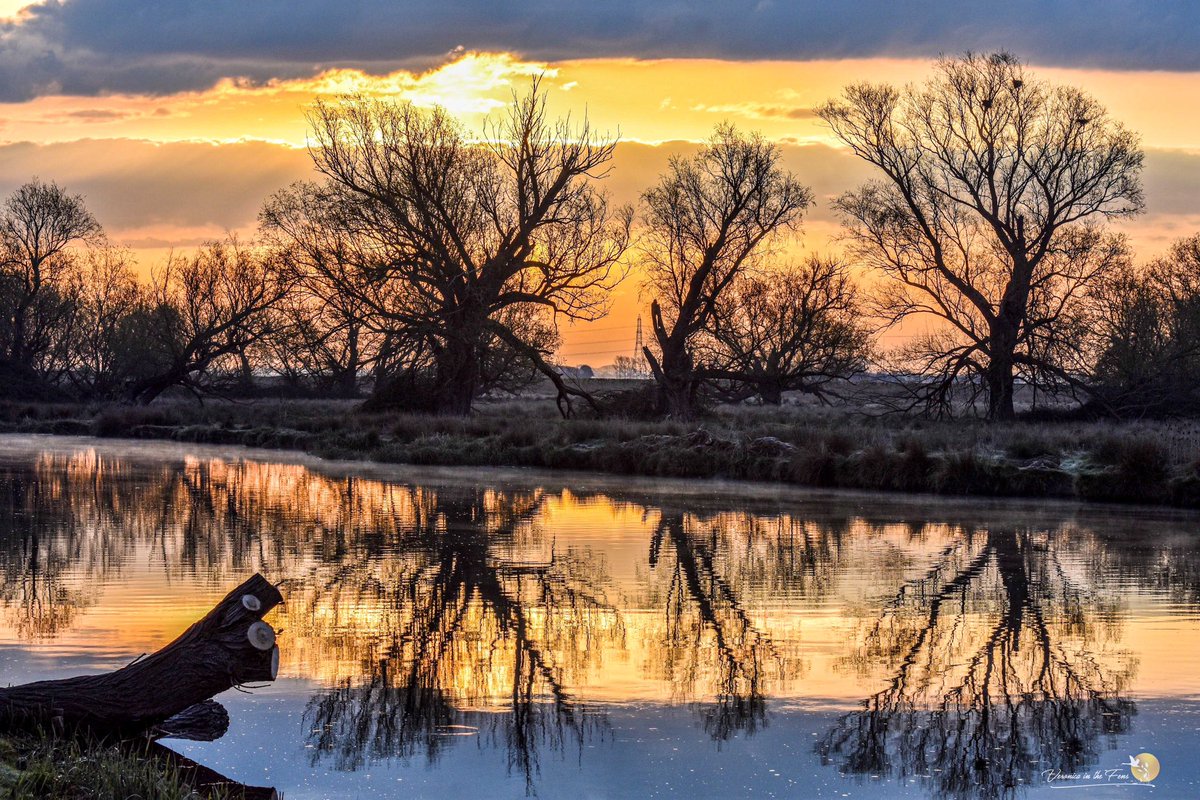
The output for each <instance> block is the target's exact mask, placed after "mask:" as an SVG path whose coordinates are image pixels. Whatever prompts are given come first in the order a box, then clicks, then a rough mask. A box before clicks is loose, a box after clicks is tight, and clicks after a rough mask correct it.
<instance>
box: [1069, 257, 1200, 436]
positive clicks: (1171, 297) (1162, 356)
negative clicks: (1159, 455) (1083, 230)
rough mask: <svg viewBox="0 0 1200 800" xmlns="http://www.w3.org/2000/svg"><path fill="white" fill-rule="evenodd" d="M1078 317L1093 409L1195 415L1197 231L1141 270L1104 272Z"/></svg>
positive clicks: (1198, 377)
mask: <svg viewBox="0 0 1200 800" xmlns="http://www.w3.org/2000/svg"><path fill="white" fill-rule="evenodd" d="M1089 299H1090V301H1091V308H1090V314H1088V315H1086V316H1085V317H1084V324H1085V326H1086V329H1087V331H1088V334H1089V337H1088V338H1089V340H1090V342H1091V344H1092V347H1091V348H1089V350H1088V351H1087V354H1088V356H1089V357H1091V358H1092V359H1094V360H1093V363H1092V364H1091V365H1089V366H1091V367H1092V374H1091V378H1092V387H1091V388H1092V396H1093V398H1094V399H1095V401H1096V405H1097V406H1098V409H1097V410H1100V411H1104V412H1108V413H1114V414H1118V415H1123V416H1145V415H1150V416H1174V415H1185V414H1196V413H1198V412H1200V235H1195V236H1192V237H1189V238H1187V239H1182V240H1180V241H1178V242H1176V243H1175V244H1174V245H1172V247H1171V249H1170V251H1169V252H1168V253H1167V255H1166V256H1164V257H1163V258H1159V259H1156V260H1155V261H1152V262H1151V263H1150V264H1148V265H1146V266H1145V267H1144V268H1141V269H1135V268H1133V267H1131V266H1126V268H1124V269H1121V270H1119V271H1117V272H1116V273H1115V274H1112V275H1109V276H1106V277H1105V279H1104V280H1103V281H1100V282H1099V284H1098V285H1097V286H1096V287H1095V289H1094V290H1093V291H1092V292H1091V294H1090V297H1089Z"/></svg>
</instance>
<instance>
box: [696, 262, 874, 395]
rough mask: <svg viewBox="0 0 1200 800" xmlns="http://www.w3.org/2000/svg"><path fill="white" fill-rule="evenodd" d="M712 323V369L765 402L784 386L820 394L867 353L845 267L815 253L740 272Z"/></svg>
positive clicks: (858, 368) (858, 367)
mask: <svg viewBox="0 0 1200 800" xmlns="http://www.w3.org/2000/svg"><path fill="white" fill-rule="evenodd" d="M711 328H712V338H713V340H714V344H713V346H712V349H713V354H712V355H713V362H714V364H715V365H717V368H716V370H714V373H713V374H714V375H717V376H720V377H723V378H724V379H725V380H727V381H728V382H730V383H731V384H732V385H733V386H734V387H735V391H739V392H742V393H747V394H757V395H758V396H759V397H761V398H762V399H763V401H764V402H766V403H770V404H772V405H779V403H780V401H781V399H782V396H783V393H784V392H787V391H802V392H811V393H813V394H816V395H820V396H824V387H826V386H827V385H828V384H829V383H830V382H831V381H834V380H838V379H847V378H850V377H852V376H854V375H856V374H858V373H860V372H862V371H863V370H864V369H866V366H867V358H868V356H869V355H870V351H871V341H870V331H869V330H868V329H867V327H866V326H865V325H864V324H863V323H862V310H861V308H860V307H859V302H858V295H857V292H856V290H855V287H854V285H853V283H852V281H851V279H850V275H849V269H848V267H847V266H846V264H844V263H843V262H840V261H837V260H835V259H827V258H821V257H820V256H813V257H811V258H809V259H808V260H807V261H805V262H804V263H803V264H801V265H797V266H789V267H784V268H781V269H773V270H764V271H762V272H761V273H747V274H743V275H741V276H739V277H738V278H737V279H736V280H735V281H734V282H733V284H732V285H731V286H730V288H729V291H728V293H727V295H726V296H725V297H724V298H722V300H721V301H720V302H718V303H717V305H716V309H715V311H714V314H713V322H712V325H711ZM721 373H724V374H723V375H722V374H721Z"/></svg>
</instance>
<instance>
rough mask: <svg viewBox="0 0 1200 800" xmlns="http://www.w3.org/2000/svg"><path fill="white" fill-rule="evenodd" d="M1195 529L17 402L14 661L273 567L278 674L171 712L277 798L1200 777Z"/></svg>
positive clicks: (1052, 788)
mask: <svg viewBox="0 0 1200 800" xmlns="http://www.w3.org/2000/svg"><path fill="white" fill-rule="evenodd" d="M1198 531H1200V516H1196V515H1188V514H1183V513H1175V512H1170V511H1164V510H1153V509H1123V508H1108V507H1097V506H1082V505H1066V504H1057V505H1051V504H1035V503H1024V502H1014V501H1004V502H984V501H946V500H936V499H931V498H926V497H917V498H904V497H896V496H882V495H867V494H853V495H852V494H830V493H812V492H800V491H792V490H786V489H774V488H763V487H751V486H746V485H737V484H720V483H712V482H700V483H696V482H662V481H642V480H626V479H615V478H599V477H595V476H585V475H572V474H565V475H564V474H557V475H550V474H546V473H530V472H523V471H479V470H467V469H462V470H417V469H413V468H405V467H386V468H385V467H369V466H363V465H350V464H337V463H329V462H321V461H318V460H315V459H301V458H288V457H286V456H281V455H280V454H277V453H265V452H261V451H257V452H256V451H248V450H236V449H226V448H215V447H214V448H206V447H198V446H188V447H186V448H185V447H180V446H174V445H165V444H134V443H112V442H105V443H100V442H95V441H91V440H87V439H70V438H51V437H0V575H2V577H3V588H2V590H0V681H3V682H4V683H19V682H24V681H29V680H37V679H43V678H51V677H61V676H66V675H72V674H79V673H84V672H89V671H99V670H108V669H113V668H116V667H119V666H122V665H124V664H125V663H127V662H128V661H129V660H131V659H132V658H134V657H135V656H137V655H139V654H141V653H144V652H148V651H151V650H153V649H156V648H158V647H160V646H162V645H163V644H165V643H166V642H168V641H169V640H170V639H172V638H173V637H174V636H175V635H176V634H177V633H178V632H179V631H180V630H182V629H183V628H184V627H186V626H187V625H188V624H190V622H192V621H193V620H194V619H196V618H198V617H199V616H201V615H202V614H204V613H205V612H206V611H207V610H208V608H210V607H211V605H212V604H213V603H214V602H215V601H216V600H217V599H219V598H220V597H221V596H222V595H224V593H225V592H226V591H228V590H229V589H230V588H232V587H233V586H234V585H236V584H237V583H239V582H240V581H242V580H243V579H244V578H246V577H247V576H249V575H250V574H251V573H253V572H254V571H261V572H263V573H264V574H265V575H267V576H268V577H269V578H271V579H272V580H275V581H284V582H285V584H284V587H283V588H284V594H285V596H286V598H287V602H286V605H285V606H284V607H282V608H280V609H278V610H276V611H275V612H273V614H272V615H271V617H269V618H268V619H269V621H271V622H272V623H273V624H274V626H275V628H276V629H277V630H280V631H281V634H280V644H281V647H282V652H283V660H282V665H281V668H280V679H279V680H278V681H277V682H276V683H275V684H273V685H271V686H268V687H263V688H257V689H254V690H253V692H252V693H249V694H246V693H240V692H236V691H234V692H229V693H226V694H225V695H224V696H222V697H221V698H220V699H221V701H222V702H223V703H224V704H225V705H226V706H227V708H228V709H229V711H230V715H231V717H232V725H231V727H230V730H229V732H228V734H226V736H225V737H224V738H222V739H221V740H219V741H216V742H211V743H203V744H198V743H182V742H181V743H173V744H172V747H174V748H175V749H177V750H179V751H180V752H183V753H185V754H186V755H188V756H190V757H191V758H193V759H195V760H197V761H200V762H201V763H203V764H205V765H206V766H208V767H211V768H213V769H215V770H217V771H218V772H221V773H224V774H225V775H227V776H229V777H230V778H233V779H236V780H238V781H242V782H244V783H246V784H249V785H254V786H273V787H275V788H277V789H279V790H280V791H282V792H283V793H284V795H285V796H286V797H287V798H288V799H289V800H302V799H303V798H333V797H337V798H341V797H346V798H355V797H358V798H373V797H405V798H418V797H456V798H457V797H487V798H504V797H514V798H521V797H527V796H540V797H547V798H557V797H568V798H572V800H581V799H582V798H626V797H685V798H705V797H721V798H735V797H798V798H807V797H878V798H884V797H887V798H891V797H909V796H911V797H939V798H943V797H944V798H960V797H961V798H974V797H984V798H990V797H1046V796H1054V797H1139V796H1141V794H1142V793H1144V792H1149V793H1151V794H1152V795H1154V796H1157V797H1196V796H1200V535H1198ZM1145 753H1148V754H1152V755H1153V756H1155V757H1156V758H1157V760H1158V763H1159V765H1160V766H1161V771H1160V773H1159V774H1158V775H1157V776H1156V777H1154V778H1153V779H1151V780H1149V781H1146V782H1143V781H1139V780H1138V779H1137V777H1136V776H1135V775H1134V774H1132V773H1133V772H1134V768H1133V767H1131V766H1130V761H1131V757H1132V758H1133V759H1134V760H1135V761H1136V762H1137V763H1138V764H1143V765H1144V764H1145V763H1146V761H1145V760H1140V756H1141V754H1145ZM1140 774H1141V775H1142V776H1143V777H1145V775H1146V773H1145V772H1141V773H1140ZM1064 788H1071V789H1075V790H1076V791H1073V792H1067V793H1066V794H1060V793H1059V791H1057V790H1058V789H1064Z"/></svg>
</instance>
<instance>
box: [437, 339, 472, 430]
mask: <svg viewBox="0 0 1200 800" xmlns="http://www.w3.org/2000/svg"><path fill="white" fill-rule="evenodd" d="M478 338H479V337H478V336H475V337H467V338H466V339H465V340H459V339H451V340H449V341H448V342H447V347H446V350H445V351H443V353H442V356H441V358H439V359H438V376H439V381H438V383H439V386H438V390H437V402H436V405H435V410H436V412H437V413H438V414H441V415H444V416H453V417H467V416H470V414H471V409H472V407H473V406H474V404H475V395H476V393H477V392H478V391H479V354H478V352H477V351H476V348H475V343H476V341H478Z"/></svg>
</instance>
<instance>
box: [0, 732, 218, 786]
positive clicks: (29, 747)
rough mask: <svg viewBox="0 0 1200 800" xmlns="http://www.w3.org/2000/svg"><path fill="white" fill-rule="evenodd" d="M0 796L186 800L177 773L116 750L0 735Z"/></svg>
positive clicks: (144, 757)
mask: <svg viewBox="0 0 1200 800" xmlns="http://www.w3.org/2000/svg"><path fill="white" fill-rule="evenodd" d="M0 797H3V798H5V799H6V800H46V798H62V800H93V798H94V799H95V800H105V799H107V798H124V797H138V798H143V799H144V800H190V799H191V798H195V797H197V795H196V793H195V792H194V791H193V790H192V789H191V788H190V787H189V786H188V785H187V784H186V782H185V781H183V779H182V776H181V775H180V774H179V771H178V770H176V769H174V768H172V767H171V766H169V765H164V764H163V763H162V762H161V761H159V760H158V759H155V758H151V757H149V756H147V755H141V754H138V753H135V752H133V751H131V750H130V749H129V748H128V747H125V748H122V747H121V746H120V745H115V744H112V745H84V744H81V743H79V742H77V741H75V740H72V739H54V738H52V737H45V736H21V737H12V736H10V737H3V736H0Z"/></svg>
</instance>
